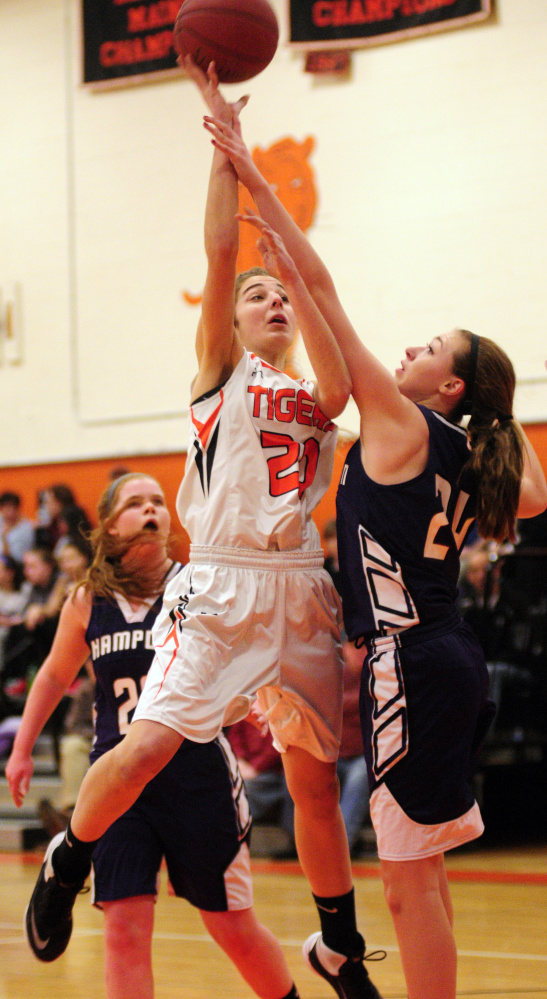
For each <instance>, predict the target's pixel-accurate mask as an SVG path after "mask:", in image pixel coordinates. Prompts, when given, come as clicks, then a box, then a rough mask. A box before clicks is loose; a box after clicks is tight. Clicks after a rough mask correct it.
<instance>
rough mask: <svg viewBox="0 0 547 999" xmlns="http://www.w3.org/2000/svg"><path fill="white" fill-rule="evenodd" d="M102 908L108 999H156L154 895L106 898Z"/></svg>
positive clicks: (106, 992)
mask: <svg viewBox="0 0 547 999" xmlns="http://www.w3.org/2000/svg"><path fill="white" fill-rule="evenodd" d="M103 909H104V975H105V994H106V999H153V996H154V979H153V977H152V931H153V929H154V897H153V895H139V896H137V897H136V898H124V899H120V900H119V901H117V902H105V903H104V904H103Z"/></svg>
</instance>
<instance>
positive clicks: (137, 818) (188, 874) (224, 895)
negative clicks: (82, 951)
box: [92, 735, 252, 912]
mask: <svg viewBox="0 0 547 999" xmlns="http://www.w3.org/2000/svg"><path fill="white" fill-rule="evenodd" d="M250 826H251V819H250V813H249V806H248V803H247V799H246V797H245V791H244V785H243V781H242V779H241V775H240V774H239V770H238V768H237V763H236V761H235V757H234V755H233V752H232V750H231V748H230V746H229V743H228V742H227V740H226V739H225V737H224V736H223V735H221V736H219V738H218V739H215V740H214V742H209V743H200V744H198V743H193V742H190V741H189V740H185V741H184V742H183V743H182V745H181V747H180V749H179V750H178V752H177V753H176V754H175V756H174V757H173V759H172V760H171V761H170V762H169V763H168V764H167V766H166V767H165V768H164V769H163V770H162V771H161V772H160V773H159V774H157V776H156V777H154V778H153V780H151V781H150V783H149V784H148V785H147V786H146V787H145V789H144V791H142V793H141V794H140V796H139V798H138V799H137V801H136V802H135V804H134V805H133V806H132V807H131V808H130V809H129V810H128V811H127V812H126V813H125V814H124V815H122V816H121V817H120V818H119V819H118V820H117V821H116V822H114V823H113V824H112V826H111V827H110V828H109V829H108V830H107V831H106V833H105V834H104V835H103V836H102V837H101V839H100V840H99V842H98V844H97V846H96V848H95V851H94V854H93V875H92V881H93V886H92V893H93V894H92V901H93V903H94V904H96V905H98V906H100V905H101V903H102V902H111V901H116V900H120V899H125V898H133V897H136V896H139V895H154V896H155V895H156V894H157V884H158V874H159V870H160V866H161V863H162V860H163V858H165V861H166V865H167V872H168V876H169V880H170V882H171V885H172V888H173V891H174V893H175V895H177V896H178V897H180V898H186V899H187V900H188V901H189V902H190V903H191V904H192V905H194V906H196V907H197V908H198V909H204V910H206V911H209V912H224V911H227V910H231V909H246V908H249V907H250V906H251V905H252V884H251V875H250V863H249V850H248V845H247V840H248V838H249V834H250Z"/></svg>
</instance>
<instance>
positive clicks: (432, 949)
mask: <svg viewBox="0 0 547 999" xmlns="http://www.w3.org/2000/svg"><path fill="white" fill-rule="evenodd" d="M381 869H382V878H383V882H384V891H385V896H386V901H387V903H388V906H389V909H390V912H391V916H392V919H393V923H394V926H395V932H396V934H397V940H398V942H399V951H400V954H401V961H402V964H403V971H404V974H405V979H406V985H407V990H408V999H455V996H456V965H457V954H456V943H455V940H454V934H453V932H452V904H451V901H450V895H449V892H448V883H447V880H446V872H445V868H444V857H443V855H442V854H437V856H435V857H424V858H423V859H422V860H405V861H396V862H395V861H386V860H382V862H381Z"/></svg>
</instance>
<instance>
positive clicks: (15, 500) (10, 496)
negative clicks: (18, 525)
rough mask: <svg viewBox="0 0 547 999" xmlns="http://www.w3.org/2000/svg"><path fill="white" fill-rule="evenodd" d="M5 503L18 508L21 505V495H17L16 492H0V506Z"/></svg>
mask: <svg viewBox="0 0 547 999" xmlns="http://www.w3.org/2000/svg"><path fill="white" fill-rule="evenodd" d="M5 503H9V504H10V505H11V506H16V507H17V508H19V507H20V506H21V497H20V496H18V495H17V493H10V492H5V493H2V495H1V496H0V506H4V504H5Z"/></svg>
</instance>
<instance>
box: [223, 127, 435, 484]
mask: <svg viewBox="0 0 547 999" xmlns="http://www.w3.org/2000/svg"><path fill="white" fill-rule="evenodd" d="M204 122H205V127H206V128H207V130H208V131H209V132H210V134H211V135H212V137H213V144H214V145H215V147H216V149H218V150H221V151H222V152H224V153H225V154H226V155H227V156H228V157H229V158H230V160H231V162H232V163H233V165H234V169H235V170H236V172H237V175H238V177H239V179H240V181H241V183H242V184H244V185H245V187H247V189H248V190H249V192H250V194H251V195H252V197H253V198H254V201H255V203H256V205H257V207H258V209H259V211H260V214H261V216H262V218H263V219H264V220H265V221H266V222H267V223H268V224H269V225H270V226H271V228H272V229H273V230H274V231H275V232H277V233H278V234H279V235H280V236H281V238H282V240H283V242H284V244H285V246H286V248H287V251H288V253H289V254H290V256H291V257H292V259H293V260H294V263H295V265H296V268H297V270H298V272H299V274H300V276H301V278H302V280H303V282H304V284H305V285H306V288H307V289H308V291H309V293H310V295H311V297H312V298H313V300H314V302H315V304H316V305H317V307H318V309H319V311H320V312H321V314H322V316H323V317H324V319H325V322H326V323H327V325H328V326H329V327H330V329H331V331H332V333H333V335H334V337H335V339H336V341H337V343H338V345H339V347H340V349H341V351H342V355H343V357H344V360H345V362H346V365H347V368H348V372H349V375H350V379H351V382H352V395H353V397H354V399H355V401H356V403H357V406H358V408H359V412H360V415H361V437H362V440H363V444H364V445H365V447H366V448H367V452H368V455H369V458H368V459H367V464H370V460H371V449H374V447H375V446H377V450H378V461H377V464H379V465H380V467H381V466H383V465H384V464H387V467H388V469H389V468H391V467H393V468H398V469H399V471H400V469H401V467H402V466H404V465H405V462H406V461H407V460H409V461H410V462H411V465H412V468H413V469H414V466H415V465H416V464H417V465H418V466H419V463H420V461H422V459H423V454H424V453H425V450H426V448H427V427H426V424H425V420H424V419H423V417H422V416H421V414H420V412H419V410H418V409H417V408H416V406H414V405H413V404H412V403H411V402H409V401H408V400H407V399H405V398H404V397H403V396H402V395H401V393H400V392H399V390H398V388H397V384H396V382H395V379H394V378H393V375H392V374H391V373H390V372H389V371H388V370H387V369H386V368H385V367H384V365H383V364H381V363H380V361H379V360H378V359H377V358H376V357H375V356H374V354H373V353H372V352H371V351H370V350H368V348H367V347H365V345H364V344H363V342H362V341H361V340H360V338H359V337H358V335H357V333H356V332H355V330H354V328H353V326H352V324H351V323H350V321H349V319H348V317H347V315H346V313H345V311H344V309H343V308H342V305H341V303H340V300H339V298H338V295H337V292H336V288H335V286H334V282H333V280H332V278H331V275H330V273H329V271H328V270H327V268H326V266H325V264H324V263H323V261H322V260H321V258H320V257H319V256H318V254H317V253H316V251H315V250H314V249H313V247H312V246H311V244H310V243H309V241H308V239H307V237H306V236H305V235H304V233H303V232H302V231H301V230H300V229H299V228H298V226H297V224H296V222H295V221H294V220H293V219H292V218H291V216H290V215H289V213H288V211H287V210H286V209H285V207H284V206H283V205H282V204H281V202H280V201H279V198H278V197H277V196H276V194H275V192H274V191H273V189H272V188H271V187H270V185H269V184H268V182H267V181H266V180H265V179H264V177H263V176H262V174H261V173H260V171H259V170H258V168H257V166H256V165H255V163H254V162H253V159H252V157H251V154H250V152H249V150H248V148H247V146H246V145H245V143H244V141H243V138H242V136H241V129H240V126H239V122H238V121H237V120H236V121H234V123H233V125H229V124H227V123H226V122H223V121H221V120H220V119H219V118H217V117H216V116H206V117H205V119H204ZM402 429H404V431H405V432H404V434H402V433H401V430H402ZM371 471H372V469H371ZM403 474H404V473H403Z"/></svg>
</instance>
